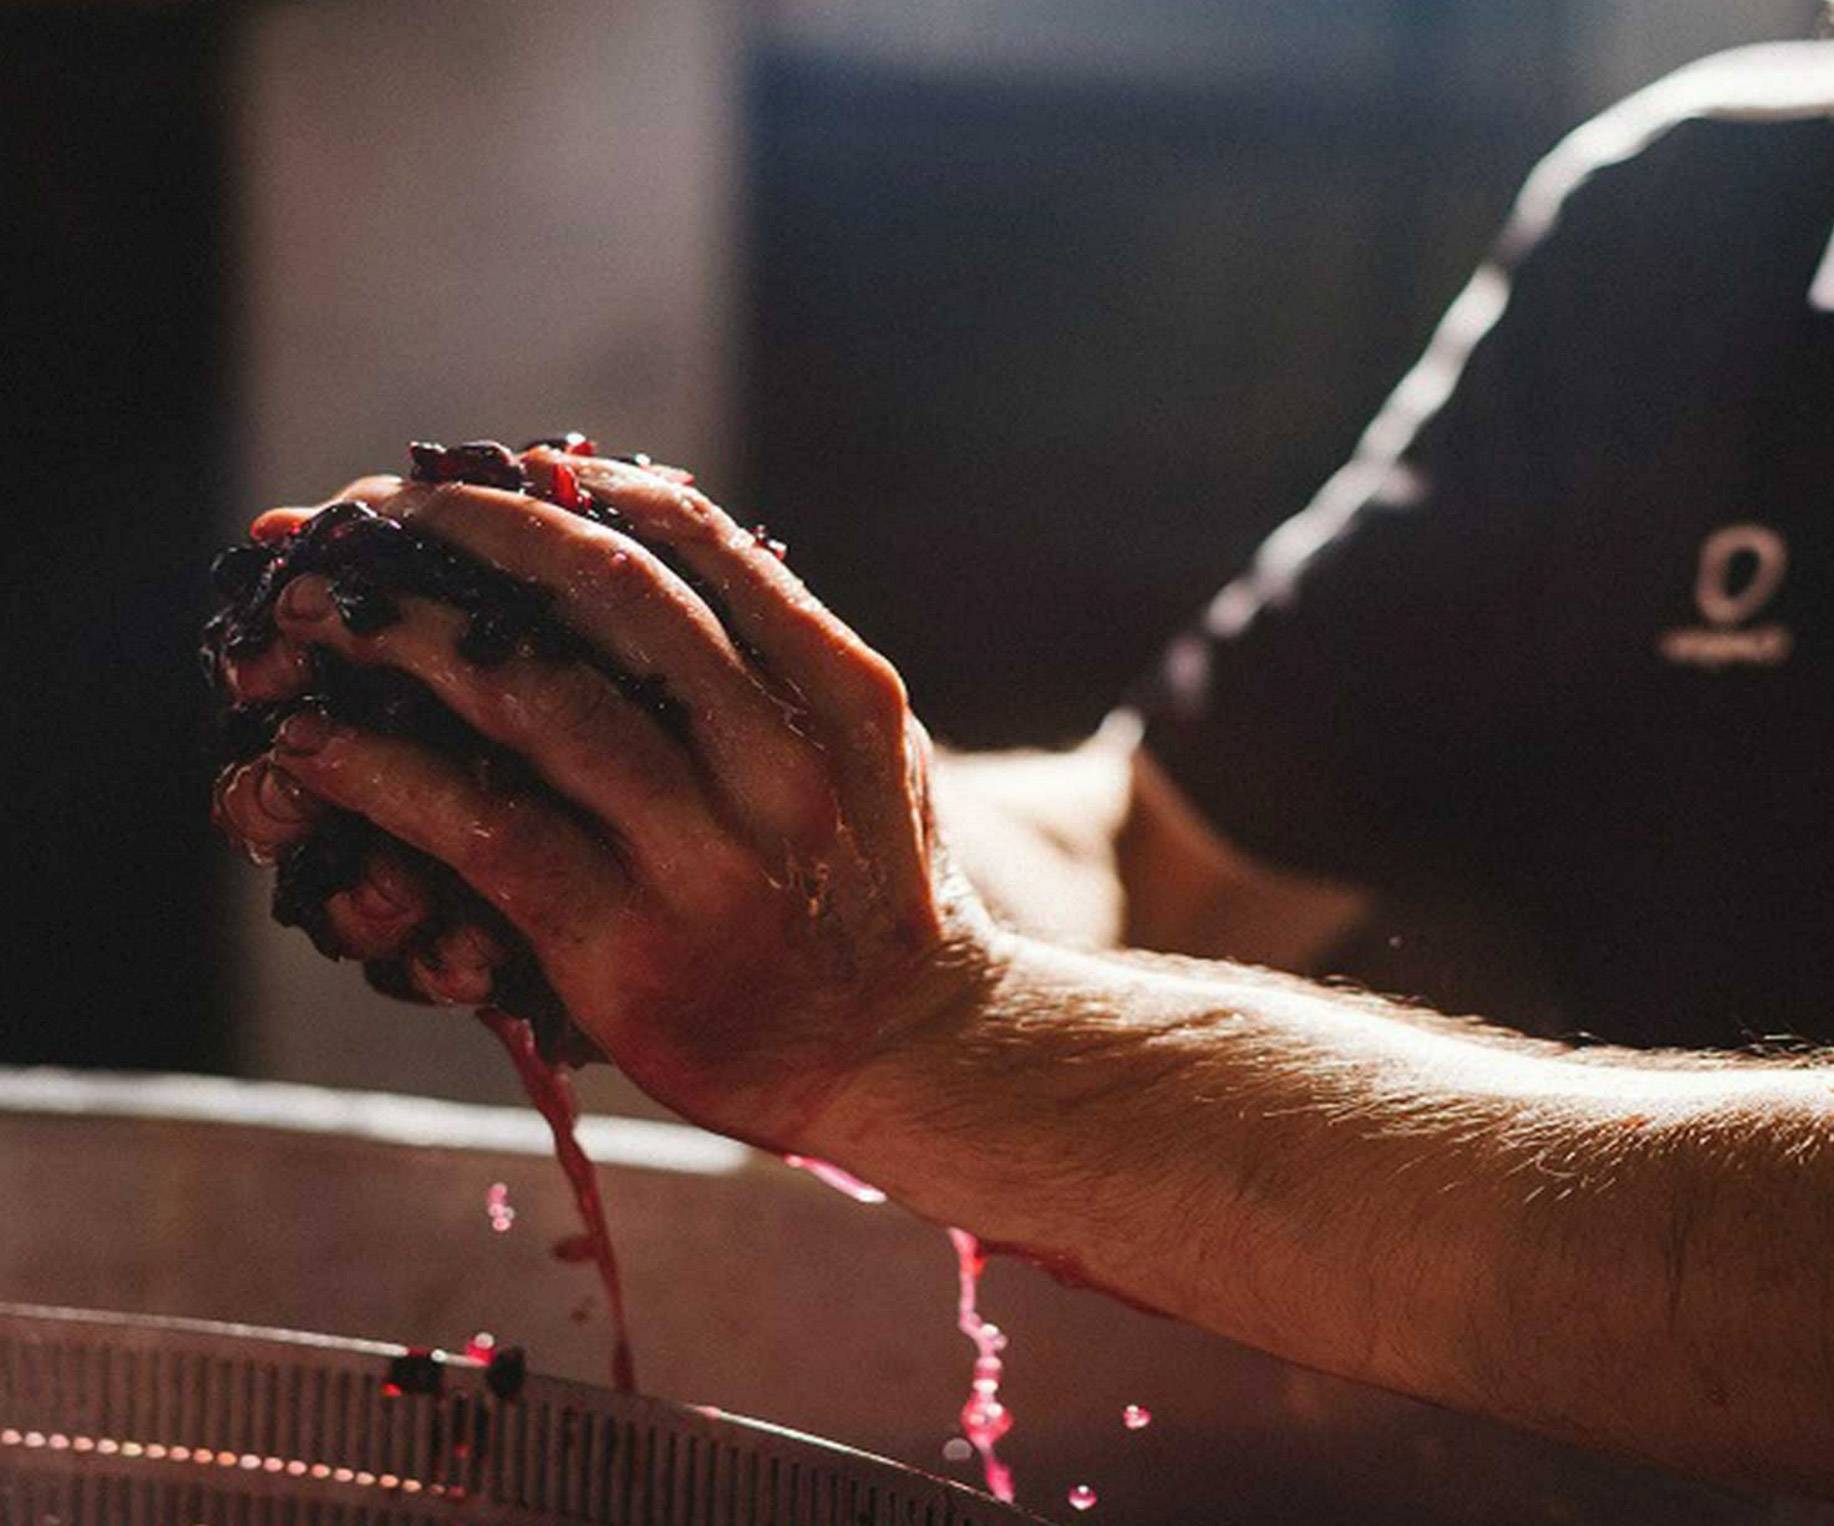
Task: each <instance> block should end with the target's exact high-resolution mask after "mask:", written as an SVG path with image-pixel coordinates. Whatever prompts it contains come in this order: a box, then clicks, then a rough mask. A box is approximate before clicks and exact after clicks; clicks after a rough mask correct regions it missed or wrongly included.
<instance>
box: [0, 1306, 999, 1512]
mask: <svg viewBox="0 0 1834 1526" xmlns="http://www.w3.org/2000/svg"><path fill="white" fill-rule="evenodd" d="M404 1349H405V1348H402V1347H399V1346H389V1345H383V1344H379V1343H376V1342H363V1341H343V1340H332V1339H329V1338H325V1337H319V1336H309V1335H298V1334H292V1333H288V1332H282V1331H272V1330H259V1329H253V1328H248V1327H241V1326H232V1325H219V1324H210V1323H205V1322H201V1321H186V1320H156V1319H138V1318H130V1317H127V1316H122V1315H109V1314H98V1313H90V1312H85V1311H75V1310H56V1309H42V1308H35V1307H31V1306H21V1305H0V1526H53V1523H55V1526H86V1523H101V1522H108V1523H111V1526H113V1523H117V1522H124V1523H131V1526H139V1523H143V1522H144V1523H147V1526H197V1523H210V1526H381V1523H396V1522H399V1523H409V1522H423V1521H436V1520H437V1521H440V1522H445V1523H452V1522H454V1521H456V1520H465V1521H497V1522H505V1523H519V1522H533V1521H589V1522H599V1523H603V1526H1000V1523H1005V1522H1022V1521H1028V1520H1032V1519H1033V1518H1032V1517H1030V1516H1027V1515H1024V1514H1023V1513H1021V1512H1019V1511H1016V1510H1013V1509H1010V1508H1008V1507H1006V1506H1002V1505H999V1504H997V1503H995V1502H994V1501H992V1500H989V1499H986V1498H984V1497H982V1496H980V1495H977V1494H975V1493H974V1492H973V1491H971V1490H968V1489H964V1488H962V1487H961V1486H960V1485H957V1484H951V1483H947V1482H945V1481H943V1480H939V1479H932V1478H929V1477H927V1476H926V1475H924V1474H921V1473H918V1472H915V1471H914V1470H912V1469H909V1468H905V1467H902V1466H900V1465H899V1464H896V1463H892V1462H887V1461H885V1460H883V1459H880V1458H876V1457H871V1456H868V1455H866V1454H864V1453H861V1452H855V1451H851V1450H849V1449H847V1448H844V1447H839V1446H834V1445H831V1444H829V1443H826V1442H821V1441H817V1440H814V1439H812V1438H809V1437H805V1436H799V1435H797V1434H795V1433H793V1432H788V1431H781V1430H778V1429H776V1428H774V1427H770V1426H765V1425H760V1424H758V1423H756V1422H752V1421H744V1420H735V1419H733V1418H731V1417H728V1416H723V1415H718V1414H714V1413H712V1412H704V1411H700V1410H695V1409H689V1408H685V1407H683V1406H680V1405H674V1404H668V1403H663V1402H661V1401H658V1400H654V1399H646V1398H642V1397H639V1396H634V1395H621V1394H612V1393H608V1392H605V1391H602V1390H599V1389H594V1388H591V1387H588V1386H586V1385H583V1384H576V1383H563V1382H559V1381H557V1380H553V1379H547V1378H541V1377H531V1378H529V1380H528V1382H527V1383H526V1385H525V1386H524V1387H523V1389H522V1391H521V1392H520V1394H519V1395H518V1396H517V1397H516V1398H514V1399H513V1400H508V1401H505V1400H501V1399H498V1398H496V1397H495V1396H493V1395H492V1394H491V1393H490V1392H489V1390H488V1389H487V1387H486V1386H485V1383H484V1369H483V1368H482V1367H480V1366H479V1365H478V1364H476V1363H474V1362H470V1361H467V1360H465V1359H464V1358H447V1359H446V1360H445V1361H444V1364H443V1375H444V1381H443V1385H442V1392H441V1393H440V1394H439V1395H438V1396H428V1395H417V1394H404V1395H400V1396H395V1397H391V1396H390V1395H389V1394H387V1393H385V1392H384V1385H385V1384H386V1382H387V1378H388V1366H389V1362H390V1361H391V1360H392V1359H393V1358H395V1357H397V1356H400V1355H402V1354H404Z"/></svg>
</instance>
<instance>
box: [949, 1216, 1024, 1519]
mask: <svg viewBox="0 0 1834 1526" xmlns="http://www.w3.org/2000/svg"><path fill="white" fill-rule="evenodd" d="M949 1243H950V1244H951V1245H953V1246H954V1247H955V1262H956V1269H957V1277H958V1293H957V1297H956V1304H955V1326H956V1328H957V1329H958V1330H960V1331H961V1332H962V1334H963V1335H965V1336H967V1337H968V1339H969V1340H971V1341H973V1342H974V1377H973V1379H972V1381H971V1382H970V1383H969V1385H968V1398H967V1400H966V1401H965V1402H964V1403H963V1405H962V1415H961V1424H962V1434H963V1435H964V1436H966V1437H967V1438H968V1440H969V1442H970V1443H971V1444H972V1445H973V1447H974V1449H975V1451H977V1452H979V1453H980V1454H981V1472H982V1474H983V1475H984V1476H985V1477H986V1480H987V1492H988V1493H989V1494H991V1495H992V1496H993V1497H994V1498H995V1499H997V1500H1002V1501H1004V1502H1006V1503H1009V1504H1010V1503H1011V1501H1012V1498H1013V1474H1012V1469H1011V1468H1009V1467H1008V1466H1007V1465H1006V1464H1005V1463H1004V1462H1002V1461H1001V1460H1000V1457H999V1454H998V1452H997V1450H996V1448H997V1447H998V1446H999V1443H1000V1438H1001V1437H1002V1436H1004V1435H1005V1434H1006V1433H1007V1432H1008V1431H1010V1430H1011V1429H1012V1428H1013V1417H1012V1412H1011V1411H1010V1410H1009V1409H1007V1407H1006V1406H1005V1405H1004V1404H1002V1403H1001V1402H1000V1375H1001V1373H1002V1372H1004V1371H1005V1367H1006V1364H1005V1363H1004V1362H1003V1361H1002V1360H1001V1358H1000V1353H1001V1352H1002V1351H1004V1350H1005V1349H1006V1337H1005V1335H1004V1334H1002V1333H1001V1330H1000V1327H999V1326H998V1325H994V1324H989V1323H988V1322H987V1321H986V1320H984V1319H982V1318H981V1315H980V1310H979V1309H978V1307H977V1299H978V1296H979V1293H980V1286H981V1273H982V1272H983V1271H984V1270H985V1269H986V1266H987V1261H986V1258H985V1257H984V1256H982V1254H981V1242H980V1241H979V1240H977V1239H975V1237H974V1236H973V1235H971V1234H969V1233H968V1231H967V1230H965V1229H951V1230H950V1231H949Z"/></svg>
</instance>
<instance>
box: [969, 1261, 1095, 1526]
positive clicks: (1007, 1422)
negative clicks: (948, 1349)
mask: <svg viewBox="0 0 1834 1526" xmlns="http://www.w3.org/2000/svg"><path fill="white" fill-rule="evenodd" d="M949 1243H950V1244H951V1245H953V1246H954V1247H955V1261H956V1268H957V1272H958V1275H959V1279H960V1283H959V1286H960V1292H959V1294H958V1296H957V1299H956V1304H955V1324H956V1328H957V1329H959V1330H960V1331H961V1332H962V1334H963V1335H965V1336H967V1337H968V1339H969V1340H971V1341H973V1342H974V1378H973V1380H972V1382H971V1383H970V1384H969V1387H968V1398H967V1402H966V1403H964V1404H963V1405H962V1416H961V1420H962V1434H963V1435H964V1436H966V1437H967V1438H968V1441H969V1442H970V1444H971V1445H972V1446H973V1447H974V1449H975V1451H977V1452H979V1453H980V1454H981V1472H982V1474H983V1475H984V1476H985V1478H986V1480H987V1492H988V1493H989V1494H991V1495H992V1496H993V1497H994V1498H995V1499H997V1500H1002V1501H1004V1502H1006V1503H1007V1504H1010V1503H1012V1498H1013V1474H1012V1469H1011V1468H1009V1467H1008V1466H1007V1465H1006V1464H1005V1463H1004V1462H1002V1461H1001V1460H1000V1456H999V1453H998V1451H997V1450H996V1449H997V1448H998V1446H999V1443H1000V1438H1001V1437H1002V1436H1004V1435H1005V1434H1006V1433H1007V1432H1008V1431H1010V1430H1011V1429H1012V1428H1013V1417H1012V1411H1010V1410H1009V1409H1007V1407H1006V1406H1005V1405H1004V1404H1002V1403H1001V1402H1000V1374H1001V1373H1002V1372H1003V1371H1004V1370H1005V1367H1006V1364H1005V1363H1004V1362H1003V1361H1002V1360H1001V1359H1000V1353H1001V1352H1002V1351H1004V1350H1005V1349H1006V1336H1005V1335H1004V1333H1002V1331H1001V1329H1000V1327H999V1326H998V1325H995V1324H990V1323H988V1321H986V1320H984V1319H982V1318H981V1315H980V1310H979V1309H978V1308H977V1307H976V1303H977V1299H978V1297H979V1294H980V1286H981V1273H982V1272H983V1271H985V1270H986V1267H987V1258H986V1257H985V1256H983V1255H982V1254H981V1242H980V1241H979V1240H977V1239H975V1237H974V1236H973V1235H971V1234H969V1233H968V1231H967V1230H965V1229H951V1230H950V1231H949ZM1090 1503H1091V1504H1093V1503H1094V1499H1093V1496H1091V1500H1090ZM1078 1508H1081V1509H1086V1508H1088V1507H1087V1506H1080V1507H1078Z"/></svg>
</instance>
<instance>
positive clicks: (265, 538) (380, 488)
mask: <svg viewBox="0 0 1834 1526" xmlns="http://www.w3.org/2000/svg"><path fill="white" fill-rule="evenodd" d="M400 488H401V479H400V478H399V477H395V476H389V475H377V476H371V477H358V478H357V479H356V480H355V481H354V482H348V483H346V484H345V485H344V488H343V490H342V491H341V492H338V493H335V494H333V495H332V496H331V497H330V498H327V499H326V500H325V501H324V503H320V504H317V505H314V506H313V507H311V508H295V507H288V508H279V509H269V510H267V511H266V512H265V513H263V514H258V515H257V516H256V517H255V522H254V523H253V524H252V525H250V526H249V530H248V533H249V534H250V536H252V537H253V538H254V539H255V540H257V541H260V542H261V543H262V544H263V545H267V544H270V543H271V542H273V541H277V540H284V539H285V538H286V537H287V536H289V535H291V534H292V533H293V532H294V531H295V530H297V529H298V528H299V527H300V526H301V525H303V524H304V523H305V522H306V521H307V520H308V519H310V518H311V517H312V516H313V515H314V514H316V513H318V511H319V510H320V509H322V508H324V507H325V505H326V504H332V503H367V504H370V505H372V506H373V505H374V504H376V503H379V502H380V501H381V500H382V499H384V498H387V497H388V496H389V495H390V494H392V493H395V492H398V491H400Z"/></svg>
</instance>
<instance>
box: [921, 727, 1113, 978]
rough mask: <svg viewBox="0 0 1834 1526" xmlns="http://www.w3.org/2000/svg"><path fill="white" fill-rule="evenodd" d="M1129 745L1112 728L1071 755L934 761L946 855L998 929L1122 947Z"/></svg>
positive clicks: (951, 756) (949, 756) (946, 755)
mask: <svg viewBox="0 0 1834 1526" xmlns="http://www.w3.org/2000/svg"><path fill="white" fill-rule="evenodd" d="M1131 744H1132V738H1131V736H1130V735H1128V734H1126V733H1124V732H1123V731H1120V730H1117V729H1113V728H1110V729H1107V730H1105V731H1103V732H1098V733H1097V734H1096V735H1095V736H1093V737H1091V738H1090V739H1089V740H1087V741H1086V742H1084V743H1083V744H1082V745H1081V746H1079V747H1077V748H1075V749H1074V750H1072V751H1069V752H1001V753H956V752H948V751H940V752H938V754H937V757H936V764H935V772H934V777H933V781H932V787H933V789H934V792H935V797H936V810H937V814H938V815H939V816H940V818H941V819H942V822H943V826H944V829H945V833H946V836H947V839H948V843H949V847H950V851H951V853H952V854H953V856H954V858H955V860H956V863H957V866H958V867H959V868H960V869H961V870H962V872H963V873H964V874H966V875H967V877H968V879H969V881H970V882H971V883H972V884H973V885H974V887H975V889H976V891H977V892H978V893H979V894H980V896H981V897H982V899H983V900H985V901H986V902H987V903H988V905H990V906H991V907H992V908H993V909H994V910H995V911H996V912H997V913H998V915H999V917H1000V919H1001V920H1002V921H1003V922H1006V923H1007V924H1008V925H1010V926H1013V927H1017V928H1021V929H1023V930H1024V931H1026V932H1029V933H1034V934H1036V935H1038V936H1040V937H1045V938H1050V939H1053V940H1055V941H1058V942H1063V943H1072V944H1076V945H1078V946H1082V947H1094V948H1101V947H1113V946H1114V945H1115V944H1116V943H1117V942H1119V940H1120V937H1121V932H1122V927H1123V925H1124V922H1125V918H1126V905H1125V901H1126V894H1125V888H1124V886H1123V885H1122V883H1121V879H1120V875H1119V870H1118V866H1117V863H1116V859H1115V842H1116V839H1117V837H1118V835H1119V833H1120V831H1121V825H1122V822H1123V820H1124V819H1125V817H1126V814H1127V809H1128V797H1129V788H1130V778H1129V767H1130V761H1129V760H1130V756H1131Z"/></svg>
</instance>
